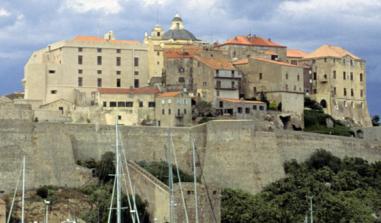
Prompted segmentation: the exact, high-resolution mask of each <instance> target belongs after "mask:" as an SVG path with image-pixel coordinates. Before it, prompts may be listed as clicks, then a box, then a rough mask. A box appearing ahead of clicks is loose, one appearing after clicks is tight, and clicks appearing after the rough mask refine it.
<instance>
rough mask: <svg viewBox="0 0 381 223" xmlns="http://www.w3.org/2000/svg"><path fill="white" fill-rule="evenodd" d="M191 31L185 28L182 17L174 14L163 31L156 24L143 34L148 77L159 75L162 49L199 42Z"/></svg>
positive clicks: (161, 63) (161, 67)
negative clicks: (167, 28) (149, 32)
mask: <svg viewBox="0 0 381 223" xmlns="http://www.w3.org/2000/svg"><path fill="white" fill-rule="evenodd" d="M199 42H200V40H199V39H197V38H196V37H195V36H194V35H193V33H191V32H190V31H188V30H186V29H185V26H184V22H183V19H182V18H181V17H180V15H179V14H176V15H175V17H174V18H173V19H172V22H171V26H170V28H169V30H168V31H165V30H164V29H163V28H162V27H161V26H160V25H156V26H155V27H154V28H153V29H152V31H151V34H150V35H148V34H147V33H146V34H145V37H144V43H145V44H146V45H147V47H148V61H149V64H148V68H149V74H150V78H152V77H161V76H162V72H163V68H164V56H163V51H164V49H170V48H181V47H183V46H187V45H193V44H197V43H199Z"/></svg>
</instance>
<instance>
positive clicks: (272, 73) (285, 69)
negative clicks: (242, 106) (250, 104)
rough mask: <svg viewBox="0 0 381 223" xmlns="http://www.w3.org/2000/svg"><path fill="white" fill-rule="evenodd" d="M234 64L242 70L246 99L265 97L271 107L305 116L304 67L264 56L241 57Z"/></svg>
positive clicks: (300, 116) (301, 117)
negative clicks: (264, 57)
mask: <svg viewBox="0 0 381 223" xmlns="http://www.w3.org/2000/svg"><path fill="white" fill-rule="evenodd" d="M234 65H235V66H236V67H237V68H238V69H239V70H240V71H241V72H242V76H243V77H242V89H243V93H244V96H245V98H246V99H260V98H261V97H263V96H265V97H266V98H267V100H268V101H269V103H270V105H269V106H270V107H269V108H268V109H272V110H280V111H281V112H284V113H290V116H291V117H293V116H294V117H296V119H299V120H302V119H303V112H304V89H303V86H304V82H303V67H299V66H296V65H293V64H289V63H285V62H280V61H274V60H268V59H263V58H249V59H242V60H239V61H236V62H235V63H234Z"/></svg>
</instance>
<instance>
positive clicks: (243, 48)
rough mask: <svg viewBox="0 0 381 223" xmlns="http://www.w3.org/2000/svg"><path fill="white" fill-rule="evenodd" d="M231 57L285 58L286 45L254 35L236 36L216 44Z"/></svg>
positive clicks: (282, 59)
mask: <svg viewBox="0 0 381 223" xmlns="http://www.w3.org/2000/svg"><path fill="white" fill-rule="evenodd" d="M217 48H219V49H222V50H223V51H225V53H226V54H227V55H228V56H229V57H230V58H231V59H234V58H236V59H244V58H250V57H251V58H254V57H262V58H265V59H270V60H281V61H286V60H287V47H286V46H282V45H280V44H279V43H276V42H274V41H272V40H271V39H265V38H262V37H260V36H256V35H248V36H236V37H234V38H232V39H229V40H227V41H225V42H224V43H222V44H220V45H218V46H217Z"/></svg>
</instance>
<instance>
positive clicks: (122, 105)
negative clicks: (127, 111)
mask: <svg viewBox="0 0 381 223" xmlns="http://www.w3.org/2000/svg"><path fill="white" fill-rule="evenodd" d="M118 107H122V108H123V107H126V102H124V101H118Z"/></svg>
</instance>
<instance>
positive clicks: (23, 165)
mask: <svg viewBox="0 0 381 223" xmlns="http://www.w3.org/2000/svg"><path fill="white" fill-rule="evenodd" d="M24 202H25V156H24V157H23V160H22V202H21V205H22V206H21V223H24V218H25V216H24V210H25V204H24Z"/></svg>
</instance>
